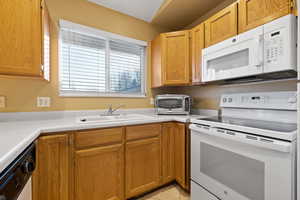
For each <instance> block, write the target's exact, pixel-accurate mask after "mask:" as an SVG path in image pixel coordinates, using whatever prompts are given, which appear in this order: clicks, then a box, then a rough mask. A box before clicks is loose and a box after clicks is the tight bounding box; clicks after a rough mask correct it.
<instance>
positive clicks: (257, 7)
mask: <svg viewBox="0 0 300 200" xmlns="http://www.w3.org/2000/svg"><path fill="white" fill-rule="evenodd" d="M291 11H292V6H291V0H240V1H239V12H238V13H239V33H242V32H245V31H247V30H250V29H253V28H255V27H257V26H260V25H263V24H265V23H268V22H270V21H273V20H274V19H277V18H279V17H282V16H284V15H287V14H289V13H290V12H291Z"/></svg>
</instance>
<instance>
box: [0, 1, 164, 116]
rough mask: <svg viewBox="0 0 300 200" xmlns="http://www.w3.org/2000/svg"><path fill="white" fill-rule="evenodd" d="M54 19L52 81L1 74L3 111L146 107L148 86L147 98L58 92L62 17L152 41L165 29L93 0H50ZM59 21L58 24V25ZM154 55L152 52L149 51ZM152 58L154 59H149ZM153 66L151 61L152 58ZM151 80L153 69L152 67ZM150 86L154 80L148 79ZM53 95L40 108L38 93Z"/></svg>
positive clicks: (148, 93)
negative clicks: (62, 94) (74, 95)
mask: <svg viewBox="0 0 300 200" xmlns="http://www.w3.org/2000/svg"><path fill="white" fill-rule="evenodd" d="M46 3H47V6H48V8H49V12H50V15H51V17H52V19H53V22H54V23H53V24H52V26H51V34H52V35H51V37H52V38H51V45H52V46H51V48H52V50H51V82H50V83H47V82H43V81H39V80H30V79H16V78H9V79H8V78H3V77H2V78H1V77H0V95H4V96H6V100H7V106H6V108H4V109H2V108H0V112H19V111H45V110H79V109H102V108H105V107H107V105H108V104H110V103H112V104H118V103H125V104H126V108H146V107H152V105H150V99H149V98H150V96H151V90H150V89H149V87H148V88H147V98H121V99H120V98H63V97H59V96H58V78H57V77H58V34H57V30H58V29H57V27H58V26H57V24H58V19H61V18H62V19H66V20H70V21H73V22H76V23H80V24H84V25H87V26H92V27H95V28H99V29H102V30H104V31H109V32H113V33H117V34H120V35H124V36H128V37H132V38H135V39H138V40H144V41H150V40H152V39H153V38H154V37H155V36H156V35H157V34H159V33H160V32H164V31H167V30H165V29H162V28H159V27H156V26H153V25H151V24H149V23H146V22H144V21H141V20H138V19H135V18H133V17H130V16H127V15H123V14H121V13H118V12H115V11H113V10H110V9H107V8H104V7H101V6H98V5H96V4H93V3H89V2H87V1H86V0H46ZM54 24H55V25H54ZM148 58H150V52H149V55H148ZM148 60H150V59H148ZM148 66H149V61H148ZM147 74H148V80H150V71H149V67H148V73H147ZM148 86H150V82H149V81H148ZM37 96H49V97H51V100H52V106H51V107H50V108H44V109H42V108H37V107H36V97H37Z"/></svg>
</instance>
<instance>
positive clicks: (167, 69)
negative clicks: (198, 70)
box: [162, 31, 190, 85]
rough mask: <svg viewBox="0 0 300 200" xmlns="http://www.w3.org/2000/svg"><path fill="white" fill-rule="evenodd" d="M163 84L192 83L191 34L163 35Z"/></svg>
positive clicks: (174, 33)
mask: <svg viewBox="0 0 300 200" xmlns="http://www.w3.org/2000/svg"><path fill="white" fill-rule="evenodd" d="M162 50H163V53H162V55H163V57H162V63H163V66H164V68H163V82H164V84H166V85H181V84H189V83H190V63H189V32H188V31H178V32H172V33H164V34H163V49H162Z"/></svg>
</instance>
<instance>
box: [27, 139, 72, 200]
mask: <svg viewBox="0 0 300 200" xmlns="http://www.w3.org/2000/svg"><path fill="white" fill-rule="evenodd" d="M69 156H70V148H69V137H68V135H67V134H65V135H54V136H42V137H40V138H39V139H38V143H37V168H36V170H35V172H34V173H33V181H32V183H33V200H41V199H43V200H68V199H69V195H70V194H69V189H68V188H69V185H70V181H69V180H70V179H69V170H70V166H71V165H70V157H69Z"/></svg>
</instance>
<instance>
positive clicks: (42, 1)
mask: <svg viewBox="0 0 300 200" xmlns="http://www.w3.org/2000/svg"><path fill="white" fill-rule="evenodd" d="M41 9H44V0H41Z"/></svg>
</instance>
